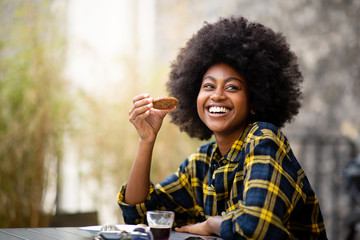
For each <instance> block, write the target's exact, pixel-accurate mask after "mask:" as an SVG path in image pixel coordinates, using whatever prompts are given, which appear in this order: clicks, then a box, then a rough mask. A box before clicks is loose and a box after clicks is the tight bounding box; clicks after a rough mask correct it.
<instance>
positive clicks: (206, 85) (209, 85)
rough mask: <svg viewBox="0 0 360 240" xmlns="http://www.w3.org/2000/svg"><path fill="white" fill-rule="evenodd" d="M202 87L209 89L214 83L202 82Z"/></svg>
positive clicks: (212, 87)
mask: <svg viewBox="0 0 360 240" xmlns="http://www.w3.org/2000/svg"><path fill="white" fill-rule="evenodd" d="M203 88H204V89H208V90H211V89H214V88H215V87H214V85H213V84H211V83H204V85H203Z"/></svg>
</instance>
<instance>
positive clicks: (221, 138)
mask: <svg viewBox="0 0 360 240" xmlns="http://www.w3.org/2000/svg"><path fill="white" fill-rule="evenodd" d="M245 129H246V127H245V128H243V129H241V130H239V131H235V132H233V133H230V134H215V133H214V136H215V139H216V143H217V145H218V148H219V150H220V153H221V155H222V156H225V154H226V153H227V152H228V151H229V150H230V148H231V146H232V145H233V144H234V142H235V141H236V140H237V139H238V138H239V136H240V135H241V134H242V133H243V132H244V131H245Z"/></svg>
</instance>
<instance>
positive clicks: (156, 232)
mask: <svg viewBox="0 0 360 240" xmlns="http://www.w3.org/2000/svg"><path fill="white" fill-rule="evenodd" d="M174 217H175V213H174V212H172V211H148V212H147V213H146V218H147V222H148V224H149V227H150V231H151V233H152V234H153V237H154V240H168V239H169V237H170V232H171V227H172V225H173V222H174Z"/></svg>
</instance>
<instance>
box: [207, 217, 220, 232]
mask: <svg viewBox="0 0 360 240" xmlns="http://www.w3.org/2000/svg"><path fill="white" fill-rule="evenodd" d="M221 223H222V216H214V217H209V218H208V219H207V220H206V229H207V231H208V232H210V233H211V234H216V235H218V236H220V226H221Z"/></svg>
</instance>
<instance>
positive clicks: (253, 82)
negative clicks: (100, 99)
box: [167, 17, 303, 140]
mask: <svg viewBox="0 0 360 240" xmlns="http://www.w3.org/2000/svg"><path fill="white" fill-rule="evenodd" d="M216 63H226V64H228V65H230V66H231V67H232V68H234V69H235V70H236V71H237V72H238V73H239V74H240V75H241V76H243V77H244V78H245V79H246V81H247V82H248V85H249V91H250V101H251V103H252V106H253V110H254V111H255V114H254V115H251V116H250V117H249V122H256V121H263V122H269V123H272V124H274V125H275V126H277V127H279V128H281V127H283V126H284V124H285V123H286V122H290V121H291V120H292V118H293V116H295V115H296V114H298V112H299V108H300V106H301V97H302V95H301V83H302V81H303V77H302V74H301V72H300V71H299V67H298V63H297V58H296V56H295V54H294V53H293V52H292V51H291V50H290V48H289V44H288V43H287V42H286V39H285V37H284V36H283V35H282V34H281V33H275V32H274V31H273V30H271V29H270V28H267V27H265V26H263V25H262V24H259V23H255V22H250V21H248V20H247V19H245V18H243V17H238V18H236V17H230V18H220V19H219V20H218V21H217V22H215V23H213V24H209V23H206V22H205V23H204V26H203V27H202V28H201V29H200V30H199V31H198V32H197V33H196V34H195V35H193V36H192V38H190V40H189V41H188V42H187V44H186V46H185V47H184V48H182V49H180V51H179V54H178V55H177V58H176V59H175V61H174V62H172V64H171V71H170V77H169V81H168V82H167V90H168V91H169V93H170V95H171V96H174V97H176V98H177V99H179V101H180V104H179V106H178V107H177V109H176V110H175V111H174V112H172V113H170V116H171V118H172V120H171V122H172V123H174V124H176V125H178V126H179V128H180V130H181V131H185V132H186V133H187V134H188V135H189V136H190V137H195V138H199V139H201V140H204V139H209V138H211V136H212V134H213V133H212V131H211V130H210V129H209V128H208V127H207V126H206V125H205V124H204V123H203V122H202V121H201V120H200V118H199V116H198V113H197V108H196V99H197V96H198V93H199V90H200V86H201V83H202V78H203V75H204V74H205V72H206V71H207V70H208V69H209V68H210V67H211V66H212V65H214V64H216Z"/></svg>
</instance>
